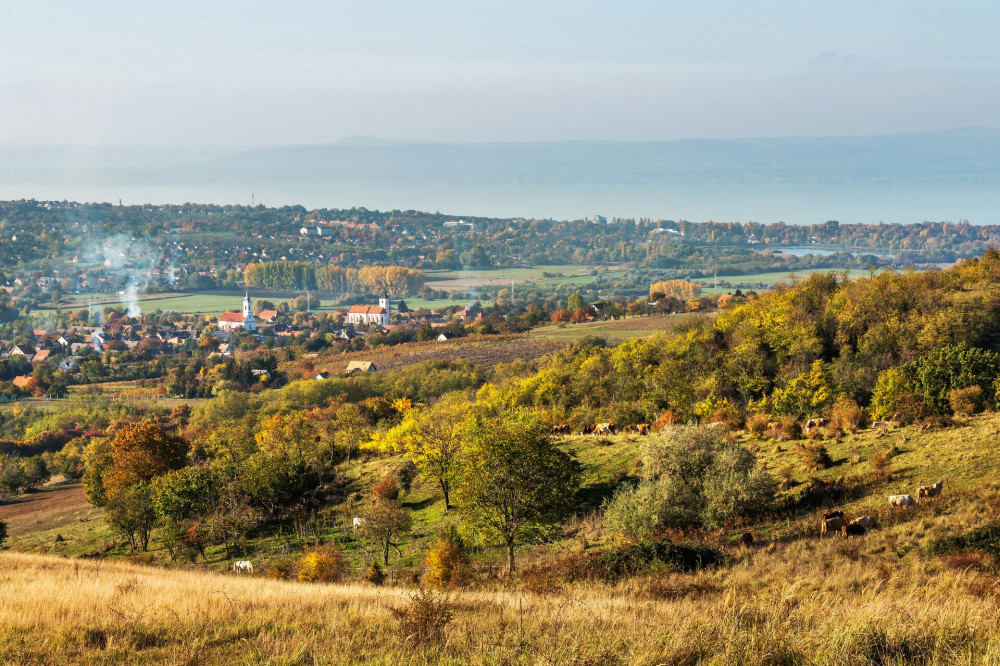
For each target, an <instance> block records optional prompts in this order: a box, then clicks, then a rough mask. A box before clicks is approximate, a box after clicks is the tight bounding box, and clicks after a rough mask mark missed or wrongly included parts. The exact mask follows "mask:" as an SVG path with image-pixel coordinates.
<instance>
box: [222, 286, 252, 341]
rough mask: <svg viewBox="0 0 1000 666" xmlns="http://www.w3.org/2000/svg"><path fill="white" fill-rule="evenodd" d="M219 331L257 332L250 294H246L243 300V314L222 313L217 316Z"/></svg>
mask: <svg viewBox="0 0 1000 666" xmlns="http://www.w3.org/2000/svg"><path fill="white" fill-rule="evenodd" d="M219 330H220V331H230V332H232V331H239V330H243V331H249V332H251V333H253V332H255V331H256V330H257V318H256V317H254V316H253V306H252V304H251V303H250V292H247V295H246V298H244V299H243V312H242V313H240V312H223V313H222V314H221V315H219Z"/></svg>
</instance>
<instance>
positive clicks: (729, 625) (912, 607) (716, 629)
mask: <svg viewBox="0 0 1000 666" xmlns="http://www.w3.org/2000/svg"><path fill="white" fill-rule="evenodd" d="M994 490H995V488H994ZM963 504H964V506H962V508H961V509H959V507H960V506H961V505H963ZM993 510H995V509H993ZM990 511H991V508H990V505H989V503H988V502H987V501H986V500H985V499H983V498H978V499H977V498H975V497H971V496H968V497H958V496H955V497H953V498H952V499H951V500H948V501H944V502H941V503H939V504H938V505H936V506H935V507H934V508H933V509H930V508H929V509H922V510H921V511H920V512H919V513H918V514H916V515H915V517H914V519H912V520H909V521H906V522H900V523H897V524H894V525H890V526H887V527H885V528H884V529H883V530H880V531H877V532H875V533H873V534H872V535H870V536H869V537H867V538H865V539H862V540H857V541H853V542H844V541H842V540H840V539H836V538H828V539H823V540H821V539H816V538H812V539H800V540H796V541H791V542H782V541H772V542H764V543H762V544H761V545H759V546H757V547H755V548H753V549H731V551H730V557H731V558H732V559H731V563H730V565H729V566H726V567H720V568H717V569H708V570H703V571H700V572H697V573H694V574H671V573H663V574H661V575H657V576H651V577H644V578H638V579H631V580H629V581H627V582H625V583H621V584H619V585H614V586H609V585H597V584H592V585H573V586H564V587H553V588H551V589H549V590H548V591H547V592H546V593H545V594H535V593H532V592H529V591H525V590H524V589H521V588H519V587H518V586H517V585H516V584H515V583H514V582H505V581H502V580H484V581H481V582H480V584H479V585H480V587H479V588H478V589H473V590H470V591H461V592H455V593H452V594H451V595H450V598H449V599H448V603H447V606H446V609H447V611H448V612H449V613H450V614H451V617H450V622H448V623H447V624H446V626H445V627H444V629H443V633H442V635H441V636H440V638H438V639H436V640H427V641H425V642H422V643H420V642H417V641H416V640H415V639H416V638H417V637H418V636H417V635H415V634H414V633H413V631H412V629H409V628H404V627H403V626H402V625H401V624H400V621H399V620H398V618H397V615H396V613H394V612H393V609H400V610H401V611H402V612H403V613H404V614H407V613H409V614H411V615H412V613H413V611H412V604H411V601H410V597H411V595H412V591H411V590H401V589H392V588H388V589H387V588H376V587H373V586H370V585H363V584H349V585H309V584H300V583H291V582H278V581H271V580H265V579H260V578H253V579H250V578H237V577H235V576H233V575H228V574H227V575H223V574H212V573H205V572H200V571H185V570H165V569H158V568H150V567H139V566H133V565H129V564H126V563H118V562H115V563H112V562H106V561H92V560H66V559H58V558H51V557H44V556H38V555H24V554H12V553H7V554H0V580H2V581H3V587H4V592H5V593H4V594H3V595H2V596H0V660H2V661H3V662H4V663H19V664H51V663H82V664H118V663H129V664H158V663H186V664H190V663H198V664H203V663H204V664H212V663H240V664H341V663H358V664H362V663H364V664H402V663H406V664H435V663H452V664H460V663H461V664H538V663H545V664H661V663H669V664H674V663H677V664H697V663H706V664H800V663H801V664H909V663H922V664H969V665H972V664H989V663H998V661H1000V626H998V622H997V617H998V614H1000V603H998V596H997V594H996V584H997V578H996V576H995V574H993V573H991V572H989V571H988V570H987V569H985V568H984V567H983V566H981V565H975V564H970V562H969V561H968V560H962V561H960V562H953V561H952V562H949V561H948V560H944V559H938V558H934V557H930V556H927V555H925V554H924V553H923V552H922V551H921V549H920V548H919V546H918V545H917V544H916V542H919V541H920V540H922V539H924V538H926V537H927V536H928V535H931V534H936V533H942V532H946V531H948V530H949V529H951V527H953V525H954V523H955V514H956V512H959V513H960V514H961V516H962V519H963V521H966V520H968V521H974V520H976V519H978V520H982V519H985V518H987V517H988V515H989V513H990Z"/></svg>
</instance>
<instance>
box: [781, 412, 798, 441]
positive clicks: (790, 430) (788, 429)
mask: <svg viewBox="0 0 1000 666" xmlns="http://www.w3.org/2000/svg"><path fill="white" fill-rule="evenodd" d="M778 428H779V429H780V431H781V436H782V437H783V438H784V439H799V438H800V437H802V424H801V423H799V420H798V419H797V418H795V417H794V416H785V417H783V418H782V419H781V421H779V425H778Z"/></svg>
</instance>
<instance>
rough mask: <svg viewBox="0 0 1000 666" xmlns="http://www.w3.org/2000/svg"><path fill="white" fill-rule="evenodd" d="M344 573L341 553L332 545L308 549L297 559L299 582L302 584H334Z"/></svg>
mask: <svg viewBox="0 0 1000 666" xmlns="http://www.w3.org/2000/svg"><path fill="white" fill-rule="evenodd" d="M346 571H347V563H346V562H345V560H344V555H343V553H341V552H340V549H339V548H337V547H336V546H334V545H332V544H328V545H326V546H317V547H315V548H310V549H309V550H307V551H305V552H304V553H302V557H301V558H299V580H300V581H301V582H303V583H336V582H337V581H339V580H340V579H341V578H343V576H344V574H345V573H346Z"/></svg>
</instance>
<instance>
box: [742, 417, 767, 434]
mask: <svg viewBox="0 0 1000 666" xmlns="http://www.w3.org/2000/svg"><path fill="white" fill-rule="evenodd" d="M770 422H771V420H770V418H768V416H767V414H753V415H751V416H748V417H747V432H749V433H750V434H751V435H753V436H754V437H763V436H764V435H766V434H767V425H768V423H770Z"/></svg>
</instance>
